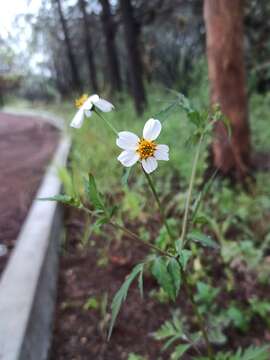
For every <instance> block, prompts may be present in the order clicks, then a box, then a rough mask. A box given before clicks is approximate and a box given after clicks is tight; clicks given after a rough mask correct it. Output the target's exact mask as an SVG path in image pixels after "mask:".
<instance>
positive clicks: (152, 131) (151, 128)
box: [143, 119, 162, 140]
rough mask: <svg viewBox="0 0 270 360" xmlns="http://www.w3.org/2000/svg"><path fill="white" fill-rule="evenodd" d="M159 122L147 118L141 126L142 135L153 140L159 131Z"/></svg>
mask: <svg viewBox="0 0 270 360" xmlns="http://www.w3.org/2000/svg"><path fill="white" fill-rule="evenodd" d="M161 128H162V126H161V123H160V121H159V120H156V119H149V120H148V121H146V123H145V125H144V128H143V137H144V139H147V140H155V139H156V138H157V137H158V135H159V134H160V131H161Z"/></svg>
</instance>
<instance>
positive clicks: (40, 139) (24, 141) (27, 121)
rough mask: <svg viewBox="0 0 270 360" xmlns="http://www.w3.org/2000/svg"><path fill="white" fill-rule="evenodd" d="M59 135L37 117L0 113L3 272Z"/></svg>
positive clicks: (0, 235) (0, 227)
mask: <svg viewBox="0 0 270 360" xmlns="http://www.w3.org/2000/svg"><path fill="white" fill-rule="evenodd" d="M57 138H58V133H57V130H56V129H55V128H54V127H52V126H51V125H49V124H47V123H44V121H41V120H40V119H38V118H36V117H32V116H18V115H11V114H5V113H0V199H1V202H0V246H1V244H4V245H5V246H7V249H8V253H7V255H6V256H1V254H0V273H1V271H2V269H3V267H4V265H5V263H6V260H7V258H8V255H9V254H10V250H11V249H12V248H13V247H14V244H15V241H16V238H17V236H18V233H19V231H20V227H21V225H22V223H23V221H24V219H25V217H26V215H27V211H28V208H29V206H30V205H31V202H32V200H33V198H34V196H35V193H36V191H37V189H38V186H39V184H40V180H41V178H42V175H43V173H44V171H45V169H46V166H47V165H48V163H49V160H50V159H51V157H52V154H53V152H54V149H55V147H56V145H57ZM0 250H1V249H0ZM0 253H1V251H0Z"/></svg>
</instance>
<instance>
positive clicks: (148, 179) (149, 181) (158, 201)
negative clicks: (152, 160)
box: [143, 170, 174, 241]
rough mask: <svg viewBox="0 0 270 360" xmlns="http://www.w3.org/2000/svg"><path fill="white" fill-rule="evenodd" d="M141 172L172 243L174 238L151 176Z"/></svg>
mask: <svg viewBox="0 0 270 360" xmlns="http://www.w3.org/2000/svg"><path fill="white" fill-rule="evenodd" d="M143 172H144V175H145V176H146V179H147V181H148V184H149V186H150V189H151V190H152V193H153V195H154V198H155V200H156V202H157V205H158V208H159V212H160V215H161V218H162V222H163V224H164V226H165V227H166V230H167V232H168V235H169V237H170V239H171V240H172V241H174V236H173V234H172V232H171V229H170V227H169V224H168V222H167V219H166V216H165V211H164V208H163V206H162V204H161V201H160V199H159V196H158V193H157V191H156V189H155V185H154V183H153V181H152V179H151V176H150V175H149V174H147V173H146V172H145V171H144V170H143Z"/></svg>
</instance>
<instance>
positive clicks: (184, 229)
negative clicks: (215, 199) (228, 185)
mask: <svg viewBox="0 0 270 360" xmlns="http://www.w3.org/2000/svg"><path fill="white" fill-rule="evenodd" d="M202 141H203V135H201V137H200V140H199V143H198V146H197V150H196V153H195V157H194V160H193V164H192V171H191V177H190V182H189V188H188V193H187V200H186V205H185V212H184V219H183V225H182V233H181V237H180V248H181V249H182V248H183V247H184V242H185V237H186V232H187V226H188V215H189V208H190V203H191V199H192V191H193V187H194V181H195V176H196V170H197V165H198V160H199V156H200V151H201V145H202Z"/></svg>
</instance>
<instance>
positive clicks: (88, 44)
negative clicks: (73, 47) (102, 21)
mask: <svg viewBox="0 0 270 360" xmlns="http://www.w3.org/2000/svg"><path fill="white" fill-rule="evenodd" d="M79 5H80V9H81V13H82V16H83V31H84V42H85V51H86V57H87V62H88V69H89V76H90V84H91V85H92V88H93V91H94V92H98V85H97V71H96V65H95V61H94V56H93V47H92V38H91V34H90V24H89V21H88V16H87V12H86V5H85V0H79Z"/></svg>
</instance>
